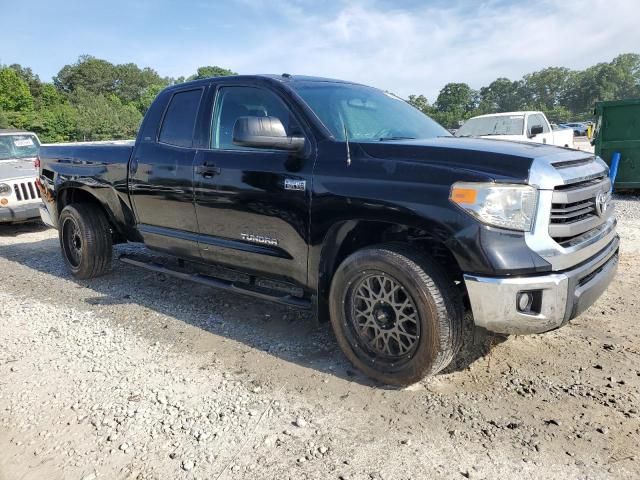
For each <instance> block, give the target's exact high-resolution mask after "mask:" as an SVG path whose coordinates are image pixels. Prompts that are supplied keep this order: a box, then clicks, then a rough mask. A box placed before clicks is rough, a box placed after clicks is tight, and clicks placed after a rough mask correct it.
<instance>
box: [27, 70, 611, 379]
mask: <svg viewBox="0 0 640 480" xmlns="http://www.w3.org/2000/svg"><path fill="white" fill-rule="evenodd" d="M38 185H39V188H40V190H41V194H42V198H43V199H44V203H45V206H46V208H44V209H43V210H42V212H41V215H42V218H43V220H44V221H45V223H47V224H49V225H51V226H53V227H55V228H57V229H58V232H59V237H60V245H61V249H62V257H63V259H64V262H65V263H66V265H67V267H68V269H69V270H70V271H71V273H72V274H73V275H74V276H75V277H76V278H79V279H88V278H93V277H97V276H99V275H103V274H106V273H107V272H108V271H109V270H110V269H111V266H112V251H113V248H112V247H113V245H114V244H120V243H125V242H140V243H143V244H144V245H145V246H146V248H147V249H149V250H150V251H151V252H149V253H146V252H145V251H142V252H141V253H138V254H136V253H129V254H124V253H123V254H122V255H121V256H120V257H119V258H120V260H122V261H124V262H126V263H128V264H131V265H136V266H138V267H141V268H145V269H148V270H151V271H155V272H161V273H164V274H167V275H173V276H175V277H178V278H181V279H184V280H190V281H194V282H198V283H201V284H204V285H210V286H212V287H217V288H220V289H223V290H228V291H232V292H236V293H240V294H244V295H248V296H252V297H257V298H260V299H268V300H272V301H274V302H278V303H281V304H285V305H289V306H293V307H298V308H303V309H311V310H312V311H313V312H314V313H315V314H316V315H317V318H318V319H319V320H320V321H323V320H328V321H330V322H331V325H332V327H333V330H334V332H335V337H336V339H337V342H338V344H339V346H340V347H341V349H342V350H343V352H344V354H345V355H346V356H347V357H348V358H349V360H350V361H351V362H352V363H353V364H355V365H356V366H357V367H358V368H359V369H360V370H361V371H363V372H364V373H365V374H366V375H368V376H370V377H372V378H373V379H376V380H378V381H380V382H384V383H389V384H396V385H406V384H410V383H413V382H416V381H418V380H420V379H421V378H423V377H425V376H427V375H433V374H435V373H436V372H438V371H440V370H442V369H443V368H444V367H445V366H447V364H449V363H450V362H451V360H452V358H453V357H454V356H455V355H456V353H457V352H458V350H459V348H460V345H461V332H462V327H463V324H462V322H463V315H464V313H465V311H467V310H469V309H470V310H471V312H472V313H473V319H474V322H475V325H476V326H477V327H481V328H484V329H486V330H489V331H492V332H499V333H503V334H532V333H542V332H547V331H549V330H553V329H556V328H558V327H561V326H563V325H565V324H567V322H569V321H570V320H571V319H572V318H574V317H576V316H577V315H580V314H581V313H582V312H584V311H585V310H586V309H587V308H588V307H589V306H590V305H591V304H593V302H594V301H595V300H596V299H597V298H598V297H599V296H600V295H601V294H602V293H603V292H604V291H605V289H606V288H607V286H608V285H609V283H610V282H611V280H612V278H613V277H614V275H615V272H616V268H617V264H618V243H619V239H618V235H617V234H616V219H615V216H614V209H613V205H612V202H611V182H610V180H609V177H608V168H607V165H606V164H605V163H604V162H603V161H602V160H601V159H600V158H598V157H596V156H594V155H593V154H586V153H584V152H579V151H575V150H570V149H565V148H558V147H553V146H549V145H542V144H535V143H518V142H509V141H496V140H492V139H485V138H457V137H454V136H451V135H450V134H449V133H448V131H447V130H445V129H444V128H443V127H441V126H440V125H438V124H437V123H436V122H434V121H433V120H432V119H431V118H429V117H427V116H425V115H424V114H423V113H421V112H420V111H418V110H417V109H415V108H413V107H412V106H411V105H409V104H408V103H407V102H405V101H404V100H402V99H400V98H398V97H396V96H394V95H392V94H390V93H387V92H384V91H380V90H377V89H375V88H370V87H367V86H363V85H358V84H354V83H349V82H344V81H338V80H328V79H321V78H311V77H298V76H293V75H288V74H285V75H280V76H276V75H272V76H235V77H223V78H209V79H204V80H197V81H194V82H188V83H183V84H180V85H174V86H171V87H168V88H167V89H165V90H164V91H162V92H161V93H160V94H159V95H158V97H157V98H156V100H155V101H154V102H153V104H152V106H151V107H150V109H149V110H148V112H147V114H146V116H145V118H144V120H143V122H142V125H141V127H140V130H139V133H138V136H137V139H136V140H135V143H132V144H131V145H76V146H73V145H68V146H55V145H51V146H48V145H47V146H44V147H42V149H41V150H40V171H39V179H38ZM137 250H139V249H134V250H133V251H134V252H135V251H137ZM127 251H129V252H131V249H128V250H127ZM220 266H222V267H225V268H220ZM228 269H229V270H231V271H232V272H233V273H234V275H225V274H221V273H220V272H221V271H222V272H225V271H227V270H228ZM131 280H132V281H134V278H132V279H131ZM185 294H187V295H188V290H185Z"/></svg>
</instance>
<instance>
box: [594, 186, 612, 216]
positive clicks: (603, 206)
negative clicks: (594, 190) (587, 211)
mask: <svg viewBox="0 0 640 480" xmlns="http://www.w3.org/2000/svg"><path fill="white" fill-rule="evenodd" d="M609 200H611V192H600V193H598V195H596V213H597V214H598V216H599V217H602V216H603V215H604V214H605V213H606V211H607V208H609Z"/></svg>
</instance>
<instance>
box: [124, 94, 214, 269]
mask: <svg viewBox="0 0 640 480" xmlns="http://www.w3.org/2000/svg"><path fill="white" fill-rule="evenodd" d="M202 93H203V89H202V88H196V89H193V88H192V89H190V90H185V91H178V92H176V93H174V94H173V95H172V97H171V99H170V100H169V103H168V106H167V108H166V111H165V113H164V117H163V120H162V125H161V127H160V131H159V134H158V136H157V138H153V139H151V138H150V139H148V140H147V141H142V142H140V143H139V145H138V146H137V147H136V150H135V152H134V157H133V158H132V160H131V164H130V173H129V174H130V192H131V198H132V200H133V205H134V208H135V212H136V217H137V222H138V230H139V231H140V233H141V234H142V236H143V238H144V242H145V244H146V245H147V246H148V247H149V248H152V249H155V250H161V251H164V252H167V253H171V254H173V255H177V256H180V257H184V258H189V257H191V258H199V249H198V242H197V233H198V222H197V220H196V213H195V207H194V204H193V198H194V195H193V160H194V157H195V152H196V149H195V148H194V146H193V134H194V127H195V122H196V117H197V114H198V109H199V106H200V102H201V97H202Z"/></svg>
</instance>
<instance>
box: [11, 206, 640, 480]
mask: <svg viewBox="0 0 640 480" xmlns="http://www.w3.org/2000/svg"><path fill="white" fill-rule="evenodd" d="M633 208H635V206H633ZM636 211H637V210H636ZM620 232H621V235H622V237H623V242H622V255H621V260H620V269H619V274H618V276H617V278H616V280H615V282H614V284H613V285H612V286H611V287H610V288H609V290H608V291H607V293H606V294H605V295H604V296H603V297H602V298H601V299H600V300H599V301H598V303H597V304H596V305H594V306H593V307H592V308H591V309H589V310H588V311H587V312H586V313H585V314H583V315H582V316H581V317H579V318H577V319H576V320H574V321H573V322H572V323H571V324H570V325H568V326H567V327H565V328H562V329H560V330H558V331H555V332H551V333H548V334H545V335H536V336H526V337H509V338H508V339H506V340H504V339H498V338H492V337H478V336H477V335H474V334H473V331H472V330H471V329H470V328H468V329H467V334H466V337H465V347H464V351H463V354H462V355H461V356H460V357H459V358H458V359H457V360H456V362H455V363H454V364H453V365H452V366H451V367H450V368H449V369H447V371H446V372H445V373H443V374H440V375H438V376H436V377H434V378H432V379H429V380H426V381H424V382H422V383H420V384H417V385H414V386H412V387H411V388H408V389H402V390H399V389H391V388H387V387H384V386H380V385H376V384H373V383H371V382H370V381H369V380H367V379H366V378H364V377H363V376H361V375H360V374H359V373H358V372H357V371H355V370H354V369H353V368H352V367H351V365H349V364H348V362H346V360H345V359H344V357H343V356H342V354H341V353H340V352H339V350H338V349H337V347H336V345H335V342H334V340H333V338H332V334H331V332H330V329H329V327H328V326H327V325H323V326H320V327H315V326H314V325H313V323H312V322H311V321H310V319H309V318H308V316H306V315H303V314H301V313H300V312H297V311H295V310H289V309H286V308H283V307H279V306H275V305H272V304H269V303H263V302H259V301H256V300H250V299H247V298H244V297H241V296H236V295H232V294H224V293H220V292H218V291H216V290H211V289H207V288H204V287H199V286H195V285H192V284H187V283H184V282H180V281H175V280H173V279H167V278H164V277H162V276H158V275H155V274H151V273H147V272H144V271H141V270H137V269H135V268H134V267H130V266H127V265H124V264H121V263H118V262H116V263H114V271H113V273H112V274H110V275H109V276H106V277H103V278H100V279H95V280H92V281H87V282H78V281H75V280H72V279H71V278H70V277H69V275H68V274H67V272H66V270H65V269H64V266H63V263H62V260H61V258H60V254H59V246H58V241H57V237H56V235H55V232H54V231H53V230H43V229H41V228H33V226H31V227H29V226H20V227H18V230H16V227H13V228H11V229H10V228H7V227H0V272H2V285H3V288H2V291H1V292H0V345H2V348H1V349H0V412H1V413H0V479H4V478H6V479H14V478H22V479H36V478H37V479H39V478H46V479H58V478H59V479H63V478H64V479H68V478H78V479H85V480H88V479H95V478H108V479H116V478H122V479H127V478H131V479H136V478H137V479H146V478H149V479H152V478H158V479H164V478H207V479H216V478H252V479H253V478H269V479H271V478H292V479H294V478H295V479H300V478H309V479H312V478H313V479H316V478H317V479H328V478H335V479H338V478H343V479H346V478H349V479H367V480H370V479H409V478H416V479H417V478H512V477H522V478H531V477H535V478H550V479H551V478H553V479H557V478H559V477H565V478H585V477H586V478H635V477H638V476H640V464H639V462H638V458H637V455H638V454H637V452H638V451H640V416H639V414H638V408H639V407H638V405H639V399H640V398H639V397H640V395H639V393H640V347H639V345H640V334H639V333H638V328H637V323H638V308H639V305H640V288H639V287H640V251H639V248H638V245H639V243H640V242H639V236H640V221H639V220H638V219H637V218H630V219H628V220H627V219H625V218H622V219H621V221H620ZM132 248H135V247H119V252H122V251H125V250H127V251H128V250H130V249H132Z"/></svg>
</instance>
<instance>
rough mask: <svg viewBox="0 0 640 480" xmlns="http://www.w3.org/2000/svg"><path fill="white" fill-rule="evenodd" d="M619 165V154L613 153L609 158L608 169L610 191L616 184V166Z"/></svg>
mask: <svg viewBox="0 0 640 480" xmlns="http://www.w3.org/2000/svg"><path fill="white" fill-rule="evenodd" d="M619 164H620V152H613V155H612V156H611V167H610V168H609V178H610V179H611V191H613V185H614V184H615V183H616V175H618V165H619Z"/></svg>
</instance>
